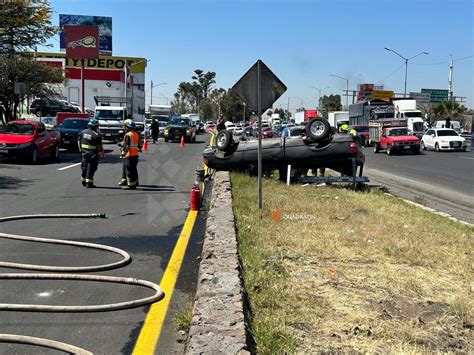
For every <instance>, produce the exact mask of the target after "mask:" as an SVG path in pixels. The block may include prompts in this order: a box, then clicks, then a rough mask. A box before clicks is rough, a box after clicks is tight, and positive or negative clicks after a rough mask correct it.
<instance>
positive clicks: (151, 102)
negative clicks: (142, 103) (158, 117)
mask: <svg viewBox="0 0 474 355" xmlns="http://www.w3.org/2000/svg"><path fill="white" fill-rule="evenodd" d="M160 85H166V83H159V84H156V85H153V80H152V81H151V90H150V91H151V96H150V105H153V88H155V87H157V86H160Z"/></svg>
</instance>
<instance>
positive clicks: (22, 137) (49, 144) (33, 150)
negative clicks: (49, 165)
mask: <svg viewBox="0 0 474 355" xmlns="http://www.w3.org/2000/svg"><path fill="white" fill-rule="evenodd" d="M59 142H60V135H59V133H58V132H56V131H47V130H46V127H45V126H44V124H43V123H42V122H36V121H12V122H9V123H8V124H6V125H5V126H2V127H0V156H3V157H9V158H22V159H27V160H28V161H30V162H31V163H36V162H37V160H38V158H39V157H41V156H46V155H49V156H50V157H51V158H53V159H57V158H58V157H59Z"/></svg>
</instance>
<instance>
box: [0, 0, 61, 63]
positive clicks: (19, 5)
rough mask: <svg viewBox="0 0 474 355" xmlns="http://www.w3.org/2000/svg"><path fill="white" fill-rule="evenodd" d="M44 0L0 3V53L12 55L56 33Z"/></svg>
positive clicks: (32, 46) (28, 48)
mask: <svg viewBox="0 0 474 355" xmlns="http://www.w3.org/2000/svg"><path fill="white" fill-rule="evenodd" d="M51 15H52V9H51V6H50V4H49V1H48V0H15V1H6V2H5V4H4V5H2V6H0V54H8V55H15V54H18V53H23V52H25V51H28V50H33V49H34V47H35V46H37V45H45V44H46V43H47V41H48V39H49V38H50V37H52V36H53V35H55V34H56V33H57V32H58V28H57V27H54V26H53V25H52V24H51Z"/></svg>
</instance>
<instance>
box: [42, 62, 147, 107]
mask: <svg viewBox="0 0 474 355" xmlns="http://www.w3.org/2000/svg"><path fill="white" fill-rule="evenodd" d="M33 60H37V61H43V62H45V63H46V64H48V65H51V66H55V67H58V68H61V69H63V70H64V75H65V76H66V79H67V81H66V84H65V85H63V86H61V87H60V91H61V96H62V98H63V99H64V100H67V101H70V102H71V103H75V104H78V105H79V106H81V105H82V101H81V98H82V95H81V72H82V70H81V60H80V59H67V58H66V55H65V53H36V54H35V55H34V59H33ZM146 64H147V60H146V59H145V58H136V57H117V56H100V57H99V59H85V60H84V68H85V69H84V79H85V99H84V103H85V105H84V106H85V107H86V108H90V109H92V110H93V109H95V107H96V101H95V99H94V97H111V98H122V99H124V98H127V99H128V100H129V110H130V112H132V113H133V115H134V116H135V115H144V114H145V69H146ZM126 65H127V68H126ZM111 105H113V103H111Z"/></svg>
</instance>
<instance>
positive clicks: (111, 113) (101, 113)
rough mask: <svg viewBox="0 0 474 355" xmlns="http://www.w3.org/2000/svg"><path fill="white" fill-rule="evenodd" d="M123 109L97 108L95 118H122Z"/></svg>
mask: <svg viewBox="0 0 474 355" xmlns="http://www.w3.org/2000/svg"><path fill="white" fill-rule="evenodd" d="M122 115H123V111H121V110H97V111H96V112H95V118H96V119H98V120H121V119H122Z"/></svg>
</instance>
